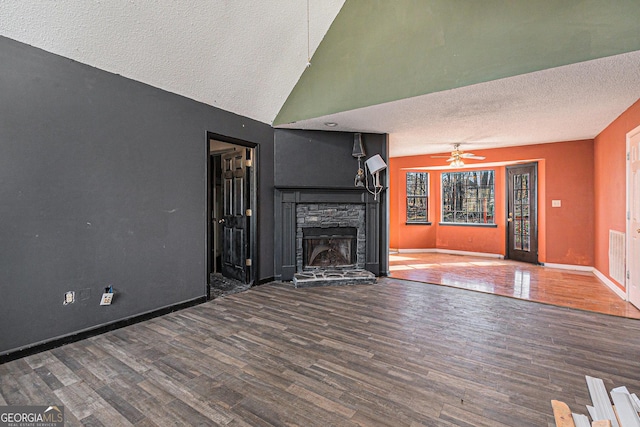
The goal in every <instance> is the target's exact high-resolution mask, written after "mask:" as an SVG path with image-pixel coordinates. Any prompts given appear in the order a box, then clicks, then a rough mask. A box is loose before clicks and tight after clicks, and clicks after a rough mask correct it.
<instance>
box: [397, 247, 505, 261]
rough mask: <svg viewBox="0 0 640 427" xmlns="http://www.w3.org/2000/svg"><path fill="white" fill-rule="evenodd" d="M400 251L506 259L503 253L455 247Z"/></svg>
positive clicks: (405, 251)
mask: <svg viewBox="0 0 640 427" xmlns="http://www.w3.org/2000/svg"><path fill="white" fill-rule="evenodd" d="M398 253H401V254H417V253H438V254H450V255H467V256H477V257H482V258H498V259H504V255H501V254H491V253H486V252H468V251H457V250H454V249H438V248H424V249H398Z"/></svg>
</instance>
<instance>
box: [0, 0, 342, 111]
mask: <svg viewBox="0 0 640 427" xmlns="http://www.w3.org/2000/svg"><path fill="white" fill-rule="evenodd" d="M343 3H344V0H310V1H309V6H310V7H309V9H310V11H309V15H310V19H309V22H310V25H309V28H310V44H311V53H312V54H313V51H314V50H315V48H316V47H317V46H318V44H319V43H320V41H321V40H322V38H323V37H324V35H325V33H326V32H327V29H328V28H329V26H330V25H331V22H333V19H334V18H335V16H336V15H337V14H338V12H339V11H340V8H341V7H342V5H343ZM0 35H2V36H5V37H8V38H11V39H14V40H17V41H20V42H23V43H26V44H29V45H32V46H35V47H38V48H41V49H44V50H46V51H49V52H53V53H56V54H59V55H62V56H65V57H67V58H71V59H73V60H76V61H78V62H82V63H84V64H88V65H91V66H94V67H97V68H100V69H103V70H106V71H110V72H113V73H116V74H120V75H122V76H125V77H128V78H131V79H134V80H138V81H141V82H144V83H147V84H149V85H152V86H155V87H158V88H161V89H164V90H167V91H169V92H173V93H177V94H180V95H183V96H186V97H189V98H192V99H195V100H197V101H201V102H203V103H206V104H209V105H213V106H216V107H219V108H222V109H224V110H227V111H231V112H234V113H237V114H241V115H243V116H246V117H250V118H253V119H256V120H259V121H261V122H264V123H271V122H272V121H273V119H274V117H275V116H276V114H277V113H278V111H279V109H280V107H281V106H282V104H283V103H284V101H285V100H286V98H287V96H288V95H289V92H291V88H293V87H294V85H295V84H296V82H297V81H298V79H299V77H300V75H301V74H302V72H303V71H304V69H305V66H306V63H307V2H306V1H304V0H265V1H262V0H261V1H254V0H179V1H175V0H2V1H1V5H0Z"/></svg>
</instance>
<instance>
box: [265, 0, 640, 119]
mask: <svg viewBox="0 0 640 427" xmlns="http://www.w3.org/2000/svg"><path fill="white" fill-rule="evenodd" d="M639 22H640V1H639V0H618V1H615V0H609V1H604V0H346V2H345V4H344V6H343V7H342V10H341V11H340V13H339V14H338V16H337V17H336V19H335V21H334V22H333V24H332V26H331V28H330V29H329V31H328V32H327V34H326V36H325V38H324V40H323V41H322V43H321V44H320V46H319V47H318V49H317V50H316V52H315V54H314V56H313V58H312V60H311V63H312V65H311V67H309V68H307V69H306V70H305V72H304V73H303V75H302V76H301V78H300V80H299V81H298V83H297V85H296V86H295V88H294V89H293V91H292V92H291V94H290V95H289V97H288V98H287V101H286V102H285V104H284V105H283V107H282V109H281V110H280V113H279V114H278V116H277V117H276V119H275V121H274V125H278V124H284V123H292V122H295V121H299V120H304V119H309V118H314V117H319V116H324V115H327V114H332V113H337V112H342V111H348V110H353V109H356V108H360V107H366V106H370V105H376V104H381V103H384V102H389V101H395V100H399V99H404V98H410V97H414V96H419V95H425V94H428V93H433V92H438V91H443V90H448V89H453V88H458V87H462V86H467V85H471V84H476V83H482V82H487V81H491V80H496V79H500V78H504V77H510V76H514V75H519V74H525V73H529V72H533V71H539V70H543V69H547V68H553V67H558V66H562V65H567V64H572V63H576V62H582V61H587V60H592V59H596V58H601V57H605V56H610V55H615V54H620V53H625V52H631V51H635V50H640V25H639Z"/></svg>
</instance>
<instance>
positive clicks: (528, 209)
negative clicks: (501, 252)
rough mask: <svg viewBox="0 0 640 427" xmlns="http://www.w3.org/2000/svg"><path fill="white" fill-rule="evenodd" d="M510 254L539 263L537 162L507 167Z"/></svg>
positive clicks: (509, 256)
mask: <svg viewBox="0 0 640 427" xmlns="http://www.w3.org/2000/svg"><path fill="white" fill-rule="evenodd" d="M506 228H507V254H506V255H507V256H506V257H507V258H508V259H512V260H516V261H523V262H530V263H532V264H537V263H538V164H537V163H529V164H525V165H517V166H509V167H507V227H506Z"/></svg>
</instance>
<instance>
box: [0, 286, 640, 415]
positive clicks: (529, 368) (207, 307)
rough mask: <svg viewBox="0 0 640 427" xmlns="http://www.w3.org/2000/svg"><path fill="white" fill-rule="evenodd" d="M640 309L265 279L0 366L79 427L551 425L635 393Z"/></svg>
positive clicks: (18, 395) (0, 387)
mask: <svg viewBox="0 0 640 427" xmlns="http://www.w3.org/2000/svg"><path fill="white" fill-rule="evenodd" d="M639 354H640V322H638V321H637V320H633V319H628V318H623V317H615V316H609V315H603V314H598V313H591V312H586V311H581V310H575V309H570V308H564V307H556V306H552V305H546V304H540V303H536V302H531V301H523V300H519V299H514V298H505V297H501V296H497V295H492V294H486V293H480V292H468V291H465V290H462V289H457V288H453V287H444V286H436V285H429V284H422V283H417V282H411V281H403V280H397V279H391V278H386V279H380V280H379V281H378V284H376V285H358V286H341V287H323V288H307V289H294V288H293V287H292V286H290V285H288V284H279V283H272V284H267V285H263V286H259V287H256V288H252V289H250V290H248V291H246V292H242V293H237V294H233V295H228V296H225V297H221V298H218V299H215V300H212V301H210V302H207V303H204V304H201V305H198V306H194V307H190V308H187V309H184V310H181V311H178V312H174V313H171V314H168V315H165V316H162V317H159V318H155V319H152V320H149V321H146V322H142V323H138V324H135V325H131V326H128V327H125V328H122V329H118V330H115V331H112V332H108V333H106V334H103V335H99V336H95V337H92V338H89V339H86V340H83V341H79V342H76V343H72V344H68V345H65V346H63V347H59V348H57V349H53V350H50V351H46V352H43V353H39V354H36V355H32V356H29V357H26V358H23V359H19V360H15V361H12V362H8V363H5V364H3V365H0V405H27V404H32V405H53V404H58V405H64V406H65V414H66V418H67V425H69V426H78V425H87V426H101V425H104V426H128V425H135V426H176V425H179V426H183V425H203V426H204V425H206V426H215V425H221V426H322V427H325V426H356V425H360V426H393V427H398V426H510V427H513V426H518V427H526V426H536V427H539V426H553V425H554V421H553V416H552V411H551V405H550V401H551V400H552V399H558V400H562V401H565V402H567V403H568V404H569V406H570V408H571V409H572V410H574V411H577V412H582V413H586V409H585V406H584V405H585V404H589V403H590V399H589V398H588V394H587V387H586V383H585V375H591V376H595V377H599V378H602V379H604V381H605V384H606V386H607V387H608V388H609V389H610V388H612V387H614V386H620V385H626V386H627V387H628V388H629V390H630V391H631V392H636V393H637V392H640V359H639V358H638V355H639Z"/></svg>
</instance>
